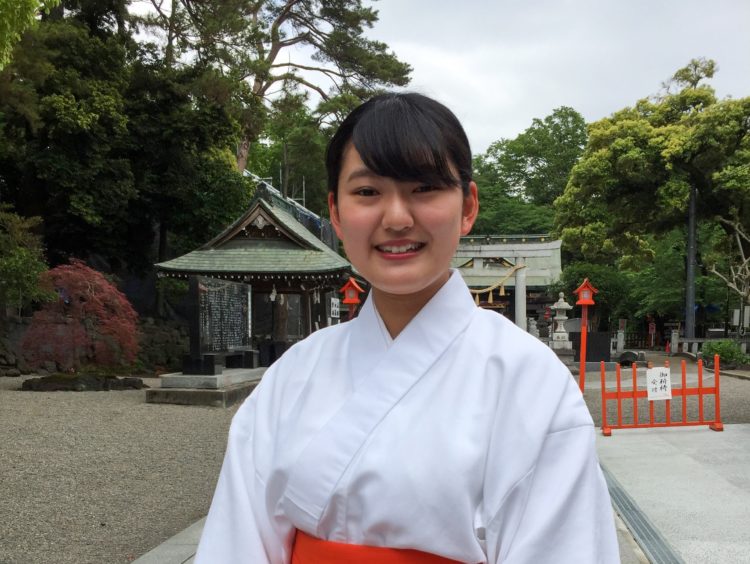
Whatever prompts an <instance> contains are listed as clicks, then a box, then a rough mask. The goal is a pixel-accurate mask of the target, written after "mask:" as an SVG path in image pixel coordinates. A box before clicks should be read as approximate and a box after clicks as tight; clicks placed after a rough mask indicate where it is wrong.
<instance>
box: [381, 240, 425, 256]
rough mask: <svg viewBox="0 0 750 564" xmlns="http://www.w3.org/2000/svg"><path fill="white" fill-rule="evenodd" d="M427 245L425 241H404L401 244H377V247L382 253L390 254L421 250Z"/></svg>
mask: <svg viewBox="0 0 750 564" xmlns="http://www.w3.org/2000/svg"><path fill="white" fill-rule="evenodd" d="M424 246H425V244H424V243H404V244H400V245H376V246H375V248H376V249H377V250H379V251H380V252H381V253H386V254H390V255H400V254H404V253H412V252H415V251H418V250H420V249H421V248H423V247H424Z"/></svg>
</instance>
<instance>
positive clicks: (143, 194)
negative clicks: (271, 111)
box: [125, 60, 250, 261]
mask: <svg viewBox="0 0 750 564" xmlns="http://www.w3.org/2000/svg"><path fill="white" fill-rule="evenodd" d="M221 85H226V81H225V79H224V78H222V77H221V76H220V75H219V74H218V73H216V71H214V70H212V69H207V68H201V67H200V66H192V67H191V66H185V67H180V68H179V69H170V68H166V67H164V66H163V65H162V64H161V63H159V62H149V61H148V60H140V61H137V62H136V63H134V65H133V66H132V78H131V81H130V83H129V85H128V89H127V90H126V98H127V102H126V108H125V111H126V114H127V116H128V120H129V123H128V132H129V135H130V137H129V140H130V144H129V147H128V156H129V161H130V163H131V166H132V169H133V171H134V173H133V174H134V187H135V189H136V190H137V194H138V197H137V198H136V199H134V200H133V201H132V203H131V206H130V208H129V213H128V220H127V222H126V223H127V225H128V226H129V228H130V231H131V232H134V233H141V234H145V235H146V239H147V240H146V241H144V243H147V244H150V242H151V241H153V240H154V236H156V237H157V241H158V244H157V249H158V250H157V260H158V261H163V260H166V259H168V258H169V257H170V256H173V254H174V252H173V251H174V250H171V249H170V244H169V238H170V234H174V235H175V236H176V237H177V238H178V239H180V240H181V242H182V245H181V246H184V245H186V244H187V245H189V244H193V246H197V245H199V244H202V243H204V242H205V241H207V240H208V239H210V238H211V235H212V233H215V232H216V231H217V230H218V229H220V228H221V227H222V226H224V225H226V224H228V223H229V221H230V220H231V219H233V218H235V217H236V216H237V215H239V214H240V213H241V211H242V209H243V206H244V205H245V204H246V203H247V198H248V197H249V191H250V188H249V185H248V184H247V183H245V181H244V180H243V179H242V177H241V175H240V173H239V172H238V171H237V170H236V168H235V166H234V162H233V161H231V162H230V161H229V160H227V158H226V155H227V151H231V149H230V148H232V147H234V146H235V145H236V143H237V140H238V135H239V128H238V125H237V122H236V121H235V120H234V119H233V118H232V116H231V115H230V113H229V112H228V110H227V107H226V106H225V105H224V104H223V101H225V100H226V98H225V96H228V94H227V90H225V89H222V88H221ZM230 154H231V153H230ZM201 232H202V236H201ZM141 256H144V258H146V259H148V258H149V255H148V254H147V253H142V254H141Z"/></svg>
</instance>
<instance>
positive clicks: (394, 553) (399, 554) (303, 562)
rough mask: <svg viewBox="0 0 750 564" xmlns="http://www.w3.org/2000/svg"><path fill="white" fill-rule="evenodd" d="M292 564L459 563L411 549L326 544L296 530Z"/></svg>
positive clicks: (328, 542) (335, 543) (338, 543)
mask: <svg viewBox="0 0 750 564" xmlns="http://www.w3.org/2000/svg"><path fill="white" fill-rule="evenodd" d="M292 564H460V563H459V562H458V560H451V559H450V558H443V557H442V556H438V555H437V554H430V553H429V552H422V551H420V550H413V549H411V548H386V547H382V546H364V545H359V544H346V543H342V542H332V541H325V540H321V539H318V538H315V537H311V536H310V535H308V534H306V533H303V532H302V531H300V530H297V538H296V539H295V541H294V548H293V549H292Z"/></svg>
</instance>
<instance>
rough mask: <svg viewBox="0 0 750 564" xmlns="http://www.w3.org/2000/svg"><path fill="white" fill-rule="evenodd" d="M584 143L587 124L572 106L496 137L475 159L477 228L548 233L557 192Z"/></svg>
mask: <svg viewBox="0 0 750 564" xmlns="http://www.w3.org/2000/svg"><path fill="white" fill-rule="evenodd" d="M585 143H586V124H585V122H584V120H583V117H582V116H581V115H580V114H579V113H578V112H576V111H575V110H574V109H572V108H568V107H565V106H563V107H560V108H557V109H555V110H554V111H553V112H552V114H550V115H548V116H547V117H545V118H544V119H538V118H535V119H534V120H533V122H532V124H531V126H530V127H528V128H527V129H526V130H525V131H524V132H523V133H521V134H520V135H518V136H517V137H516V138H514V139H500V140H498V141H496V142H494V143H493V144H492V145H490V147H489V149H487V151H486V152H485V153H483V154H480V155H477V156H476V157H475V159H474V178H475V180H476V183H477V186H478V187H479V196H480V201H481V206H480V209H479V216H478V218H477V222H476V224H475V227H474V231H475V232H477V233H491V234H511V233H547V232H549V231H550V230H551V229H552V226H553V217H554V212H553V210H552V207H551V204H552V202H553V201H554V199H555V198H556V197H557V196H559V195H560V194H561V193H562V191H563V188H564V187H565V184H566V182H567V181H568V176H569V175H570V170H571V168H572V167H573V165H574V164H575V163H576V161H577V160H578V158H579V156H580V154H581V152H582V151H583V146H584V145H585Z"/></svg>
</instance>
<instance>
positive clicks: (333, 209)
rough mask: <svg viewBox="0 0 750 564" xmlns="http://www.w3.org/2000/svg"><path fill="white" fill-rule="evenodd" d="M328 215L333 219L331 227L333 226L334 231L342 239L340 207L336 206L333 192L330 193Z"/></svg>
mask: <svg viewBox="0 0 750 564" xmlns="http://www.w3.org/2000/svg"><path fill="white" fill-rule="evenodd" d="M328 215H329V216H330V218H331V225H333V230H334V231H335V232H336V236H337V237H338V238H339V239H342V237H341V221H340V219H339V207H338V205H337V204H336V197H335V196H334V195H333V192H328Z"/></svg>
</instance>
